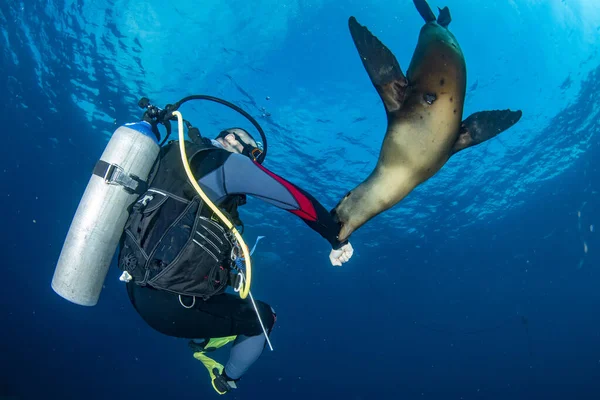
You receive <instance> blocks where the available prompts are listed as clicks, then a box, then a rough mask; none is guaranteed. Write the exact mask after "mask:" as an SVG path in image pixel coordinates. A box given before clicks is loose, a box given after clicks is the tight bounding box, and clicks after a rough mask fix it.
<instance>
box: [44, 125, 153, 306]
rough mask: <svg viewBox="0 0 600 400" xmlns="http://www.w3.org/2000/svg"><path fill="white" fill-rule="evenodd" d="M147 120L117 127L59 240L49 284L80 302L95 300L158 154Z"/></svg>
mask: <svg viewBox="0 0 600 400" xmlns="http://www.w3.org/2000/svg"><path fill="white" fill-rule="evenodd" d="M159 150H160V147H159V145H158V140H157V138H156V136H155V135H154V133H153V132H152V130H151V125H150V124H149V123H148V122H144V121H141V122H137V123H133V124H125V125H124V126H121V127H119V128H117V130H116V131H115V132H114V134H113V136H112V138H111V139H110V141H109V142H108V144H107V145H106V148H105V149H104V152H103V153H102V156H101V157H100V160H99V161H98V163H97V164H96V166H95V168H94V171H93V174H92V176H91V178H90V180H89V182H88V185H87V187H86V189H85V192H84V194H83V197H82V198H81V201H80V202H79V206H78V207H77V211H76V212H75V216H74V218H73V221H72V222H71V226H70V228H69V231H68V233H67V237H66V240H65V242H64V244H63V248H62V251H61V253H60V257H59V259H58V263H57V265H56V269H55V271H54V276H53V278H52V289H53V290H54V291H55V292H56V293H57V294H58V295H60V296H61V297H63V298H65V299H66V300H69V301H71V302H73V303H75V304H79V305H82V306H94V305H96V303H97V302H98V298H99V297H100V291H101V290H102V286H103V284H104V280H105V278H106V275H107V273H108V268H109V266H110V263H111V261H112V258H113V255H114V253H115V251H116V249H117V245H118V242H119V238H120V236H121V234H122V232H123V228H124V226H125V222H126V221H127V218H128V216H129V213H128V209H129V207H130V206H131V204H132V203H133V202H135V201H136V199H137V198H138V196H139V195H140V193H143V191H145V187H146V183H145V180H146V179H147V177H148V174H149V173H150V170H151V168H152V166H153V165H154V162H155V160H156V158H157V156H158V152H159Z"/></svg>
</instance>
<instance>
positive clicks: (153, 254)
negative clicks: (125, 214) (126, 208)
mask: <svg viewBox="0 0 600 400" xmlns="http://www.w3.org/2000/svg"><path fill="white" fill-rule="evenodd" d="M185 146H186V154H187V155H188V162H190V164H191V160H192V159H193V158H194V157H195V156H196V155H198V154H199V153H200V152H203V151H210V150H213V149H214V148H215V147H214V146H212V145H210V144H209V143H206V144H204V145H203V144H195V143H191V142H187V141H186V142H185ZM195 178H196V179H200V178H201V177H198V176H196V177H195ZM244 203H245V197H244V196H233V197H232V198H231V199H228V201H227V202H226V203H224V205H221V206H220V207H219V208H220V209H221V211H224V212H225V215H228V216H230V217H231V219H230V220H232V222H234V223H235V224H236V225H239V224H241V221H239V218H238V213H237V207H238V205H242V204H244ZM232 246H233V245H232V235H231V234H230V233H229V232H228V230H227V228H226V227H225V226H224V225H223V223H222V222H221V221H220V219H219V218H218V217H217V216H216V215H213V211H212V210H211V209H210V207H209V206H208V205H206V204H204V201H203V200H202V199H201V198H200V196H199V195H198V193H197V192H196V189H194V187H193V186H192V185H191V183H190V182H189V180H188V177H187V175H186V173H185V170H184V168H183V165H182V162H181V154H180V151H179V142H178V141H172V142H170V143H169V144H167V145H166V146H164V147H163V148H161V150H160V153H159V156H158V158H157V161H156V162H155V164H154V166H153V168H152V171H151V172H150V175H149V179H148V190H147V191H146V192H145V193H144V194H142V195H141V196H140V197H139V198H138V199H137V201H136V202H135V203H134V204H133V206H132V208H131V210H130V215H129V218H128V220H127V223H126V224H125V229H124V232H123V235H122V236H121V240H120V251H119V259H118V265H119V268H120V269H121V270H123V271H127V272H128V273H129V274H130V275H131V276H132V277H133V281H134V282H135V283H136V284H138V285H142V286H145V285H148V286H151V287H154V288H156V289H161V290H166V291H169V292H173V293H177V294H180V295H184V296H197V297H201V298H203V299H205V300H206V299H208V298H209V297H211V296H213V295H215V294H219V293H222V292H224V291H225V289H226V286H227V285H228V284H229V285H231V286H237V284H238V283H239V282H238V281H237V279H238V278H239V275H237V274H233V273H232V272H231V249H232Z"/></svg>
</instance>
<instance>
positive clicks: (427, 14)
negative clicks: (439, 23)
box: [413, 0, 435, 22]
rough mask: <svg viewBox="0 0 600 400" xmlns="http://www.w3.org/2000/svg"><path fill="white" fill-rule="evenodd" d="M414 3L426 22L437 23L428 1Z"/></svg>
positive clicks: (415, 1)
mask: <svg viewBox="0 0 600 400" xmlns="http://www.w3.org/2000/svg"><path fill="white" fill-rule="evenodd" d="M413 3H415V7H417V11H418V12H419V14H421V17H423V19H424V20H425V22H433V21H435V14H434V13H433V11H431V7H429V4H427V0H413Z"/></svg>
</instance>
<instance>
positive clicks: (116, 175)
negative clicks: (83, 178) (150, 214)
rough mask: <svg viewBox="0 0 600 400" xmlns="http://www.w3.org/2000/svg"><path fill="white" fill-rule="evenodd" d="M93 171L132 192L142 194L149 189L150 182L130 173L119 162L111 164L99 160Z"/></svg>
mask: <svg viewBox="0 0 600 400" xmlns="http://www.w3.org/2000/svg"><path fill="white" fill-rule="evenodd" d="M92 173H93V174H94V175H97V176H99V177H100V178H102V179H104V182H105V183H107V184H109V185H111V184H113V185H120V186H123V188H124V189H125V191H126V192H127V193H130V194H138V195H140V194H142V193H145V192H146V190H147V189H148V184H147V183H146V182H144V181H143V180H141V179H140V178H138V177H137V176H135V175H128V174H126V173H125V171H123V168H121V167H120V166H118V165H117V164H109V163H107V162H106V161H104V160H98V162H97V163H96V165H95V166H94V171H93V172H92Z"/></svg>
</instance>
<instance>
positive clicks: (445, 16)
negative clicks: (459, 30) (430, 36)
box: [437, 7, 452, 28]
mask: <svg viewBox="0 0 600 400" xmlns="http://www.w3.org/2000/svg"><path fill="white" fill-rule="evenodd" d="M438 10H440V14H439V15H438V19H437V23H438V24H440V25H441V26H443V27H444V28H447V27H448V25H450V22H452V17H451V16H450V9H449V8H448V7H444V8H439V7H438Z"/></svg>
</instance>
